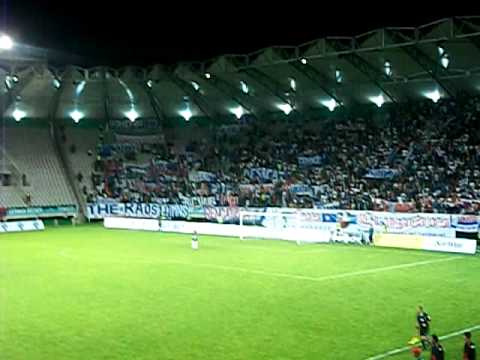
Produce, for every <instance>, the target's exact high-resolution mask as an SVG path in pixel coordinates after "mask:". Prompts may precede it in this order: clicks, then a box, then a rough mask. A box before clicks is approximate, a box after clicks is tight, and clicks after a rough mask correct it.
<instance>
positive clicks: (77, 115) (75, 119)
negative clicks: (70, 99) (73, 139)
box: [70, 109, 83, 124]
mask: <svg viewBox="0 0 480 360" xmlns="http://www.w3.org/2000/svg"><path fill="white" fill-rule="evenodd" d="M70 117H71V118H72V120H73V122H74V123H75V124H78V123H79V122H80V120H82V118H83V113H81V112H80V111H78V110H76V109H75V110H73V111H72V112H71V113H70Z"/></svg>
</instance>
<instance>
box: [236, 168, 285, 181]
mask: <svg viewBox="0 0 480 360" xmlns="http://www.w3.org/2000/svg"><path fill="white" fill-rule="evenodd" d="M244 175H245V176H248V177H249V178H250V179H257V180H260V181H262V182H272V181H277V180H279V179H281V178H282V177H283V176H284V172H283V171H277V170H274V169H267V168H251V169H247V170H245V173H244Z"/></svg>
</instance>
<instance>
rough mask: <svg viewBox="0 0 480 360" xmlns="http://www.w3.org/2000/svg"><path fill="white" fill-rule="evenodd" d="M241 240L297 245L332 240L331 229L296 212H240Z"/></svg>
mask: <svg viewBox="0 0 480 360" xmlns="http://www.w3.org/2000/svg"><path fill="white" fill-rule="evenodd" d="M239 236H240V239H241V240H247V239H259V240H260V239H262V240H266V239H272V240H287V241H294V242H296V243H297V244H299V245H300V244H304V243H324V242H329V241H330V240H331V239H332V233H331V231H330V230H329V229H327V228H325V227H323V226H322V224H321V222H318V223H315V222H314V221H312V220H311V219H305V218H304V217H303V216H302V214H301V213H300V212H298V211H295V210H291V211H290V210H282V211H267V212H258V211H246V210H241V211H240V230H239Z"/></svg>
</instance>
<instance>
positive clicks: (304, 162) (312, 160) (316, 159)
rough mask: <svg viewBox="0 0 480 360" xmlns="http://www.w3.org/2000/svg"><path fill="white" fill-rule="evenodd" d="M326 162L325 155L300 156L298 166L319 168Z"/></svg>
mask: <svg viewBox="0 0 480 360" xmlns="http://www.w3.org/2000/svg"><path fill="white" fill-rule="evenodd" d="M324 160H325V157H324V156H323V155H315V156H299V157H298V165H299V166H300V167H309V166H319V165H322V164H323V162H324Z"/></svg>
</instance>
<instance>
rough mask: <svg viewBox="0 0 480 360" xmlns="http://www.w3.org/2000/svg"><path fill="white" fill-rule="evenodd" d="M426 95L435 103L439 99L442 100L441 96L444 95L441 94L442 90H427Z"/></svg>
mask: <svg viewBox="0 0 480 360" xmlns="http://www.w3.org/2000/svg"><path fill="white" fill-rule="evenodd" d="M424 95H425V97H427V98H428V99H430V100H432V101H433V102H434V103H437V102H438V100H440V98H441V97H442V95H441V94H440V91H438V90H434V91H430V92H426V93H425V94H424Z"/></svg>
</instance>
